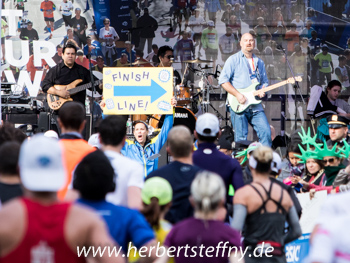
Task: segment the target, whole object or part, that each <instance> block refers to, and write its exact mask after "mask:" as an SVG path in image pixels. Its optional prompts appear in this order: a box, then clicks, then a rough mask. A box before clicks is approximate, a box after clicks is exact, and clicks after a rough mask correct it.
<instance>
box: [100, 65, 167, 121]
mask: <svg viewBox="0 0 350 263" xmlns="http://www.w3.org/2000/svg"><path fill="white" fill-rule="evenodd" d="M103 97H104V100H105V102H106V107H105V108H104V110H103V113H104V114H126V115H127V114H172V113H173V107H172V106H171V98H172V97H173V68H171V67H170V68H168V67H167V68H158V67H157V68H147V67H137V68H136V67H129V68H104V69H103Z"/></svg>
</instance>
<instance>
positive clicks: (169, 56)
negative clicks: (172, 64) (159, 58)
mask: <svg viewBox="0 0 350 263" xmlns="http://www.w3.org/2000/svg"><path fill="white" fill-rule="evenodd" d="M165 57H166V58H168V59H171V58H174V56H173V55H168V56H165Z"/></svg>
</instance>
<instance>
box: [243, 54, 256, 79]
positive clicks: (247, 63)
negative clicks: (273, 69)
mask: <svg viewBox="0 0 350 263" xmlns="http://www.w3.org/2000/svg"><path fill="white" fill-rule="evenodd" d="M245 63H246V65H247V67H248V71H249V76H252V75H255V73H256V69H255V67H254V60H253V57H252V64H253V71H254V72H253V71H252V68H251V66H250V65H249V62H248V58H246V59H245Z"/></svg>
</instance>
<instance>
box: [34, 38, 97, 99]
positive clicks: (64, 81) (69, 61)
mask: <svg viewBox="0 0 350 263" xmlns="http://www.w3.org/2000/svg"><path fill="white" fill-rule="evenodd" d="M76 53H77V49H76V47H75V46H74V45H72V44H70V43H68V44H67V45H66V46H65V47H64V48H63V53H62V59H63V61H62V62H61V63H58V64H57V65H56V66H54V67H53V68H51V69H50V70H49V72H48V73H47V75H46V77H45V79H44V81H43V82H42V85H41V87H42V90H43V92H45V93H48V94H52V95H57V96H59V97H61V98H63V99H70V98H72V99H73V101H78V102H80V103H82V104H83V105H85V97H86V90H85V89H84V90H82V91H79V92H78V93H76V94H74V95H71V93H70V92H69V91H68V90H66V89H65V88H61V89H58V88H55V87H54V85H68V84H70V83H72V82H74V81H75V80H77V79H81V80H82V82H81V83H79V85H82V84H88V83H90V72H89V71H88V70H87V69H86V68H84V67H83V66H80V65H78V64H76V63H75V59H76ZM96 88H97V91H98V92H99V93H102V90H100V89H99V88H98V87H96Z"/></svg>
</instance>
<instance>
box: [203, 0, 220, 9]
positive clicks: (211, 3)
mask: <svg viewBox="0 0 350 263" xmlns="http://www.w3.org/2000/svg"><path fill="white" fill-rule="evenodd" d="M219 10H221V5H220V2H219V0H206V1H205V4H204V11H208V12H217V11H219Z"/></svg>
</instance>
